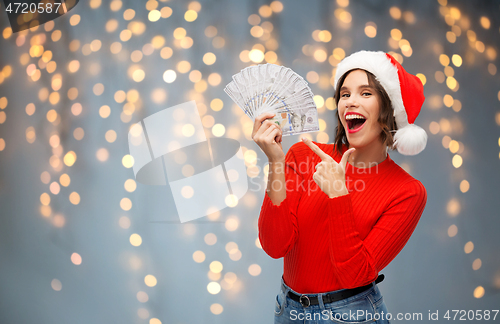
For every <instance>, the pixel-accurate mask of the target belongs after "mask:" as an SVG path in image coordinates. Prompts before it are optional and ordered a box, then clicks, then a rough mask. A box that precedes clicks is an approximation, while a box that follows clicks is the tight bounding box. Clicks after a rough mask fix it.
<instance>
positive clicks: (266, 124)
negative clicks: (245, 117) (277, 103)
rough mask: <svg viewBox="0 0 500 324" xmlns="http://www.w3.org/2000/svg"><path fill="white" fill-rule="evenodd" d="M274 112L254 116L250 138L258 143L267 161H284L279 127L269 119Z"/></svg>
mask: <svg viewBox="0 0 500 324" xmlns="http://www.w3.org/2000/svg"><path fill="white" fill-rule="evenodd" d="M275 115H276V114H275V113H272V112H265V113H262V114H260V115H259V116H257V118H255V123H254V125H253V131H252V139H253V140H254V141H255V143H257V145H259V147H260V148H261V149H262V151H264V153H265V154H266V155H267V158H268V159H269V162H280V161H285V153H284V152H283V148H282V147H281V141H282V131H281V128H280V127H279V126H278V125H277V124H276V123H273V122H271V121H269V120H267V119H268V118H273V117H274V116H275Z"/></svg>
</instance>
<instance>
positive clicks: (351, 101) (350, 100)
mask: <svg viewBox="0 0 500 324" xmlns="http://www.w3.org/2000/svg"><path fill="white" fill-rule="evenodd" d="M345 104H346V107H352V106H354V107H356V106H357V105H358V102H357V100H356V98H355V96H353V95H350V96H349V98H347V100H346V102H345Z"/></svg>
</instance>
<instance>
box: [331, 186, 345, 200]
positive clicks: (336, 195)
mask: <svg viewBox="0 0 500 324" xmlns="http://www.w3.org/2000/svg"><path fill="white" fill-rule="evenodd" d="M348 194H349V190H347V188H345V187H344V188H343V189H342V190H341V191H339V192H335V193H332V194H329V195H328V198H330V199H332V198H337V197H340V196H345V195H348Z"/></svg>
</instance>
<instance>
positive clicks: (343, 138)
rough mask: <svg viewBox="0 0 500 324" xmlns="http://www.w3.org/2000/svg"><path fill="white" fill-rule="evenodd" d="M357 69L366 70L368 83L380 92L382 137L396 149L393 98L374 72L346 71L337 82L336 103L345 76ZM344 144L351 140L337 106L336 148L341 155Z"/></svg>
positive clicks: (391, 147)
mask: <svg viewBox="0 0 500 324" xmlns="http://www.w3.org/2000/svg"><path fill="white" fill-rule="evenodd" d="M355 70H361V71H364V72H366V76H367V77H368V84H369V85H370V86H371V87H373V88H374V89H375V91H376V92H377V94H378V99H379V105H380V108H381V109H380V114H379V116H378V123H379V125H380V127H382V133H381V134H380V139H381V140H382V142H383V143H384V144H385V145H386V146H388V147H389V148H390V149H391V150H394V149H395V147H394V139H393V137H392V133H391V131H396V130H397V129H398V127H397V125H396V119H395V118H394V110H393V109H392V104H391V99H390V98H389V95H388V94H387V92H386V91H385V89H384V87H382V85H381V84H380V82H379V81H378V80H377V78H376V77H375V76H374V75H373V74H372V73H370V72H368V71H366V70H362V69H352V70H349V71H347V72H346V73H344V75H342V77H341V78H340V79H339V82H338V83H337V88H336V90H335V104H336V105H337V107H338V103H339V100H340V88H341V87H342V85H343V84H344V81H345V78H346V77H347V75H348V74H349V73H351V72H352V71H355ZM342 145H349V142H348V141H347V135H346V131H345V129H344V126H342V122H341V121H340V116H339V113H338V108H337V128H336V135H335V149H336V151H337V152H338V153H339V154H340V155H342Z"/></svg>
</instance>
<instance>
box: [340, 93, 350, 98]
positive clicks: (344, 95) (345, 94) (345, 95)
mask: <svg viewBox="0 0 500 324" xmlns="http://www.w3.org/2000/svg"><path fill="white" fill-rule="evenodd" d="M348 96H349V94H348V93H344V94H342V95H341V97H348Z"/></svg>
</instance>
